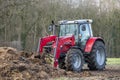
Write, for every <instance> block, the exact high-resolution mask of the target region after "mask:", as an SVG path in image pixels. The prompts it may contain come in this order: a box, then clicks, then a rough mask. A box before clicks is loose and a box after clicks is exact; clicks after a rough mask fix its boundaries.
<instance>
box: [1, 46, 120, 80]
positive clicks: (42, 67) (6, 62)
mask: <svg viewBox="0 0 120 80" xmlns="http://www.w3.org/2000/svg"><path fill="white" fill-rule="evenodd" d="M35 55H36V53H27V52H25V51H24V52H23V51H17V50H16V49H14V48H11V47H0V80H42V79H44V80H56V79H57V80H64V79H65V80H104V79H105V80H120V65H107V66H106V69H105V70H104V71H89V70H88V69H87V67H85V68H84V69H83V71H82V72H80V73H73V72H71V71H65V70H62V69H55V68H53V67H52V65H50V64H45V63H44V60H43V59H39V58H35Z"/></svg>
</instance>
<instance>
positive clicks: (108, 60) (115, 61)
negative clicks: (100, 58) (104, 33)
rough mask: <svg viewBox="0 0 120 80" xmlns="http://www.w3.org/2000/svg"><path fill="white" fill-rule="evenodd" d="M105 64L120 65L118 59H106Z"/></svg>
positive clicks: (119, 59)
mask: <svg viewBox="0 0 120 80" xmlns="http://www.w3.org/2000/svg"><path fill="white" fill-rule="evenodd" d="M107 64H120V58H107Z"/></svg>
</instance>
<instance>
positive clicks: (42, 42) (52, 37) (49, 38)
mask: <svg viewBox="0 0 120 80" xmlns="http://www.w3.org/2000/svg"><path fill="white" fill-rule="evenodd" d="M56 37H57V36H55V35H50V36H46V37H43V38H40V40H39V44H38V51H37V52H39V53H40V54H42V52H43V47H44V46H46V44H47V43H48V42H52V41H55V40H56Z"/></svg>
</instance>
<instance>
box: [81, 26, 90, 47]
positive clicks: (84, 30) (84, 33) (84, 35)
mask: <svg viewBox="0 0 120 80" xmlns="http://www.w3.org/2000/svg"><path fill="white" fill-rule="evenodd" d="M90 37H91V30H90V25H89V24H81V25H80V26H79V46H80V47H81V49H84V47H85V44H86V42H87V40H88V39H89V38H90Z"/></svg>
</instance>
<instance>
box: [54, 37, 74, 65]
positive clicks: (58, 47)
mask: <svg viewBox="0 0 120 80" xmlns="http://www.w3.org/2000/svg"><path fill="white" fill-rule="evenodd" d="M74 45H75V38H74V36H66V37H60V38H58V40H56V43H54V44H53V50H54V67H57V65H58V59H59V57H60V53H62V52H65V51H66V52H67V51H68V50H69V49H70V47H71V46H74Z"/></svg>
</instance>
